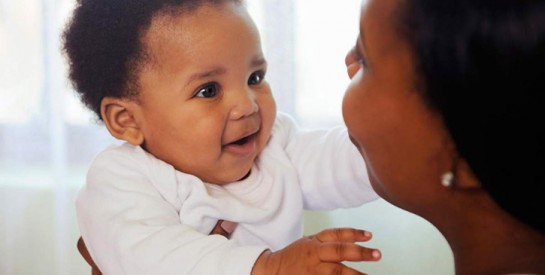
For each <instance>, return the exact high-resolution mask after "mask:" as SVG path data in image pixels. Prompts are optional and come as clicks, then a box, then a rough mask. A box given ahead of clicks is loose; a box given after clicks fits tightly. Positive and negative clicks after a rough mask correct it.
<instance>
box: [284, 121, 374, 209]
mask: <svg viewBox="0 0 545 275" xmlns="http://www.w3.org/2000/svg"><path fill="white" fill-rule="evenodd" d="M275 127H276V129H275V130H276V131H277V133H278V135H280V136H281V140H282V141H281V142H282V143H283V146H284V148H285V150H286V153H287V155H288V157H289V158H290V160H291V161H292V163H293V165H294V166H295V169H296V170H297V174H298V177H299V182H300V184H301V189H302V191H303V201H304V206H305V209H308V210H332V209H336V208H348V207H356V206H359V205H361V204H363V203H366V202H370V201H373V200H375V199H377V198H378V196H377V194H376V193H375V191H374V190H373V188H372V187H371V184H370V181H369V177H368V174H367V169H366V166H365V162H364V160H363V158H362V156H361V155H360V153H359V152H358V151H357V149H356V147H355V146H354V145H353V144H352V142H351V141H350V138H349V136H348V132H347V130H346V127H344V126H337V127H333V128H330V129H317V130H305V129H302V128H300V127H299V126H298V125H297V124H296V123H295V121H294V120H293V119H292V118H291V117H289V116H287V115H285V114H279V116H278V120H277V125H275Z"/></svg>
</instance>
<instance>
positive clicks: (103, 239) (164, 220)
mask: <svg viewBox="0 0 545 275" xmlns="http://www.w3.org/2000/svg"><path fill="white" fill-rule="evenodd" d="M149 170H150V167H149V163H145V162H141V161H138V160H137V157H136V158H135V157H134V156H127V155H126V154H121V153H119V152H117V151H107V152H106V153H104V154H101V155H99V156H98V157H97V158H96V160H95V162H94V164H93V165H92V167H91V169H90V170H89V173H88V176H87V184H86V185H85V186H84V187H83V188H82V189H81V190H80V192H79V194H78V197H77V200H76V210H77V215H78V223H79V227H80V231H81V234H82V237H83V239H84V241H85V243H86V245H87V247H88V249H89V252H90V254H91V256H92V257H93V259H94V261H95V262H96V263H97V265H98V266H99V268H100V269H101V271H102V272H103V273H104V274H105V275H110V274H112V275H121V274H127V275H129V274H130V275H143V274H153V275H167V274H168V275H173V274H250V273H251V270H252V267H253V265H254V263H255V261H256V260H257V258H258V257H259V255H260V254H261V253H262V252H263V251H264V250H265V249H266V248H265V247H258V246H241V245H238V244H237V243H236V242H235V241H231V240H228V239H226V238H225V237H223V236H219V235H205V234H202V233H199V232H197V231H196V230H194V229H193V228H191V227H189V226H187V225H184V224H182V223H181V222H180V217H179V216H178V211H177V209H176V206H175V205H173V204H171V203H169V202H168V201H167V200H165V198H164V197H162V196H161V194H160V193H159V192H158V191H157V189H156V188H154V186H153V185H152V184H150V182H149V181H150V172H149ZM173 177H174V175H173ZM173 180H174V179H173Z"/></svg>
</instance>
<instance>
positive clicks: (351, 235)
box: [314, 228, 373, 243]
mask: <svg viewBox="0 0 545 275" xmlns="http://www.w3.org/2000/svg"><path fill="white" fill-rule="evenodd" d="M314 237H315V238H317V239H318V240H319V241H321V242H353V243H354V242H365V241H368V240H370V239H371V238H372V237H373V235H372V234H371V232H369V231H365V230H361V229H354V228H331V229H326V230H323V231H322V232H320V233H318V234H317V235H315V236H314Z"/></svg>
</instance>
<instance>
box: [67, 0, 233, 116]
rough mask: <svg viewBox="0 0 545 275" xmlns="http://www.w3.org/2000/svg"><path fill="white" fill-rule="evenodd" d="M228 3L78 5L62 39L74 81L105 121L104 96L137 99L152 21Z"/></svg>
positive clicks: (90, 1)
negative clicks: (140, 74) (102, 103)
mask: <svg viewBox="0 0 545 275" xmlns="http://www.w3.org/2000/svg"><path fill="white" fill-rule="evenodd" d="M225 1H227V0H224V1H222V0H78V1H77V4H76V8H75V10H74V12H73V14H72V18H71V20H70V21H69V23H68V25H67V26H66V29H65V31H64V34H63V40H64V41H63V50H64V52H65V53H66V55H67V58H68V63H69V78H70V80H71V82H72V84H73V86H74V88H75V89H76V91H77V92H78V94H79V95H80V98H81V100H82V102H83V103H84V104H85V105H86V106H87V107H88V108H89V109H91V110H92V111H93V112H95V114H96V115H97V116H98V118H99V119H102V118H101V115H100V103H101V101H102V99H103V98H104V97H117V98H121V97H130V96H135V95H137V94H138V81H137V76H138V73H139V68H141V67H142V65H143V64H144V63H145V62H146V60H147V59H146V55H147V53H146V49H145V45H143V41H142V38H143V37H144V35H145V33H146V32H147V30H148V29H149V27H150V24H151V21H152V18H153V16H155V15H157V14H159V13H163V12H167V13H169V12H188V11H191V10H193V9H195V8H198V7H200V6H201V5H203V4H217V3H222V2H225ZM231 1H234V2H242V1H237V0H231Z"/></svg>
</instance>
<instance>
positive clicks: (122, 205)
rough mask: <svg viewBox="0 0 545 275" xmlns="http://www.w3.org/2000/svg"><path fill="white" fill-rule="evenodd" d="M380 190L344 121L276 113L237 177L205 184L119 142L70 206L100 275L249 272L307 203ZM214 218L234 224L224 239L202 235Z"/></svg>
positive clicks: (351, 200)
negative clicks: (246, 169)
mask: <svg viewBox="0 0 545 275" xmlns="http://www.w3.org/2000/svg"><path fill="white" fill-rule="evenodd" d="M376 198H377V195H376V194H375V192H374V191H373V190H372V188H371V186H370V184H369V180H368V177H367V171H366V169H365V165H364V163H363V160H362V158H361V156H360V155H359V153H358V152H357V150H356V149H355V147H354V146H353V145H352V144H351V142H350V141H349V138H348V135H347V132H346V129H345V128H344V127H337V128H333V129H330V130H316V131H305V130H301V129H299V128H298V127H297V126H296V125H295V123H294V122H293V120H292V119H291V118H289V117H288V116H286V115H283V114H278V117H277V119H276V122H275V125H274V127H273V131H272V136H271V139H270V140H269V142H268V144H267V146H266V147H265V149H264V150H263V152H262V153H261V154H260V155H259V157H258V158H257V159H256V162H255V164H254V166H253V168H252V171H251V173H250V175H249V177H248V178H246V179H244V180H242V181H239V182H234V183H230V184H227V185H222V186H220V185H214V184H209V183H205V182H202V181H201V180H200V179H198V178H197V177H195V176H192V175H189V174H185V173H182V172H180V171H177V170H175V169H174V168H173V167H172V166H171V165H169V164H167V163H165V162H163V161H161V160H159V159H157V158H155V157H154V156H152V155H151V154H149V153H147V152H146V151H144V150H143V149H142V148H140V147H138V146H132V145H130V144H123V145H118V146H112V147H110V148H108V149H106V150H105V151H103V152H102V153H100V154H99V155H98V156H97V157H96V158H95V160H94V162H93V164H92V166H91V168H90V170H89V172H88V175H87V183H86V185H85V186H84V187H83V188H82V189H81V190H80V193H79V194H78V197H77V202H76V206H77V216H78V223H79V227H80V231H81V234H82V237H83V239H84V241H85V243H86V245H87V247H88V249H89V252H90V253H91V256H92V257H93V259H94V260H95V262H96V263H97V265H98V266H99V268H100V269H101V271H102V272H103V273H104V274H105V275H122V274H127V275H140V274H153V275H174V274H237V275H238V274H250V273H251V270H252V267H253V265H254V263H255V261H256V260H257V258H258V256H259V255H260V254H261V253H262V252H263V251H264V250H265V249H267V248H268V249H271V250H273V251H275V250H278V249H281V248H283V247H285V246H287V245H288V244H290V243H291V242H293V241H295V240H296V239H298V238H300V237H302V232H303V209H309V210H329V209H335V208H346V207H355V206H358V205H361V204H363V203H365V202H369V201H372V200H374V199H376ZM220 219H221V220H228V221H232V222H236V223H238V226H237V227H236V229H235V231H234V232H233V234H232V235H231V237H230V239H229V240H228V239H226V238H225V237H223V236H220V235H208V234H209V233H210V231H211V230H212V229H213V227H214V226H215V225H216V223H217V221H218V220H220Z"/></svg>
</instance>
